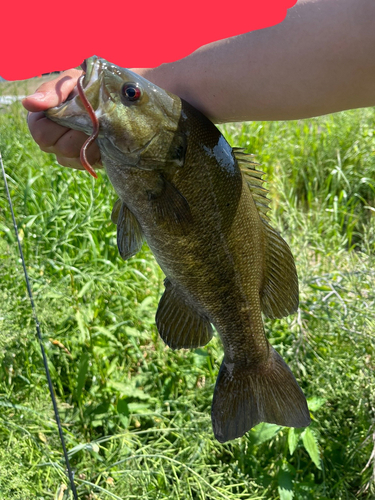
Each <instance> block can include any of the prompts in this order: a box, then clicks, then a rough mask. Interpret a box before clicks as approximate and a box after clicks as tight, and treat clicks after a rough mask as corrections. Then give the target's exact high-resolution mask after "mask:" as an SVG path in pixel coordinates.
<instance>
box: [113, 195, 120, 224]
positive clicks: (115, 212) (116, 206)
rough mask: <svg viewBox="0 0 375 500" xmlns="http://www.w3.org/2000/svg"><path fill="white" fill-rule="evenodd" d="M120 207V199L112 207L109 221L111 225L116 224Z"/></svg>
mask: <svg viewBox="0 0 375 500" xmlns="http://www.w3.org/2000/svg"><path fill="white" fill-rule="evenodd" d="M121 205H122V201H121V200H120V199H119V200H117V201H115V204H114V205H113V208H112V213H111V221H112V222H113V224H117V221H118V215H119V213H120V209H121Z"/></svg>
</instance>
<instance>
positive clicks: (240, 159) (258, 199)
mask: <svg viewBox="0 0 375 500" xmlns="http://www.w3.org/2000/svg"><path fill="white" fill-rule="evenodd" d="M233 153H234V156H235V158H236V160H237V163H238V166H239V167H240V169H241V172H242V174H243V176H244V178H245V180H246V182H247V185H248V186H249V188H250V191H251V194H252V195H253V199H254V202H255V205H256V207H257V209H258V212H259V215H260V218H261V219H262V220H263V221H265V222H268V221H269V219H268V217H267V212H268V211H269V210H270V207H269V205H270V199H269V198H268V197H267V193H268V190H267V189H265V188H264V187H263V183H264V181H263V180H262V176H263V175H264V172H262V171H261V170H257V169H256V168H255V167H256V166H259V163H255V162H254V161H253V160H252V158H253V157H254V156H253V155H251V154H249V153H245V151H244V149H243V148H233Z"/></svg>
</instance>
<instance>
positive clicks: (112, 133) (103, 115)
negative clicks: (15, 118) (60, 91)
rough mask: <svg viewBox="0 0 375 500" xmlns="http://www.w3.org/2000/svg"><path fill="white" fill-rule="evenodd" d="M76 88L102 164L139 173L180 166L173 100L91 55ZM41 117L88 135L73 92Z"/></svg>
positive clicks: (180, 148)
mask: <svg viewBox="0 0 375 500" xmlns="http://www.w3.org/2000/svg"><path fill="white" fill-rule="evenodd" d="M82 68H83V70H84V71H85V76H84V79H83V81H82V87H83V90H84V93H85V95H86V98H87V100H88V101H89V102H90V104H91V106H92V108H93V110H94V113H95V115H96V117H97V119H98V121H99V135H98V139H97V142H98V144H99V148H100V151H101V154H102V159H103V163H104V165H106V162H107V163H110V164H111V163H112V164H113V163H115V164H116V168H119V166H121V165H122V166H133V167H138V168H141V169H146V170H147V169H153V168H156V166H158V167H157V168H160V167H161V166H162V165H169V164H173V165H180V166H181V163H182V161H183V153H184V147H185V146H184V144H185V139H184V137H183V136H182V135H181V134H179V133H176V131H177V130H178V126H179V121H180V118H181V100H180V98H179V97H177V96H175V95H173V94H170V93H169V92H167V91H165V90H163V89H161V88H159V87H157V86H156V85H154V84H153V83H151V82H149V81H148V80H146V79H145V78H143V77H141V76H140V75H137V74H136V73H134V72H132V71H130V70H128V69H124V68H120V67H118V66H116V65H114V64H111V63H109V62H108V61H106V60H105V59H102V58H99V57H96V56H93V57H90V58H89V59H86V61H85V62H84V63H83V65H82ZM45 114H46V116H47V117H48V118H50V119H51V120H53V121H55V122H57V123H58V124H60V125H63V126H65V127H69V128H71V129H74V130H80V131H82V132H85V133H86V134H88V135H91V134H92V132H93V123H92V120H91V118H90V115H89V113H88V112H87V110H86V108H85V106H84V104H83V102H82V100H81V98H80V96H79V95H78V94H77V93H76V92H73V93H72V95H71V97H70V98H68V100H67V101H65V102H64V103H62V104H61V105H59V106H57V107H54V108H50V109H49V110H47V111H46V112H45Z"/></svg>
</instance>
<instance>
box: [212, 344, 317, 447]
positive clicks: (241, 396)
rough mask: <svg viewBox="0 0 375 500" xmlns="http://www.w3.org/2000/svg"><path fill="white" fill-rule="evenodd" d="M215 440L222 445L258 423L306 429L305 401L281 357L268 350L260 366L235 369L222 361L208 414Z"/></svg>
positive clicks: (308, 421) (307, 411) (308, 418)
mask: <svg viewBox="0 0 375 500" xmlns="http://www.w3.org/2000/svg"><path fill="white" fill-rule="evenodd" d="M211 418H212V426H213V430H214V434H215V437H216V439H217V440H218V441H220V442H221V443H224V442H225V441H229V440H231V439H235V438H237V437H240V436H243V435H244V434H245V432H247V431H249V430H250V429H251V428H252V427H254V426H255V425H257V424H259V423H260V422H269V423H273V424H278V425H285V426H287V427H306V426H308V425H309V424H310V414H309V410H308V408H307V403H306V398H305V396H304V394H303V392H302V390H301V388H300V387H299V385H298V383H297V381H296V379H295V378H294V375H293V373H292V372H291V371H290V369H289V367H288V365H287V364H286V363H285V361H284V360H283V359H282V357H281V356H280V355H279V354H278V353H277V352H276V351H275V349H273V347H271V346H270V356H269V358H268V360H267V362H265V363H263V364H258V365H256V364H254V366H248V367H245V368H244V367H243V366H236V364H235V363H227V362H226V361H225V359H224V361H223V363H222V365H221V368H220V371H219V375H218V378H217V381H216V387H215V392H214V397H213V402H212V410H211Z"/></svg>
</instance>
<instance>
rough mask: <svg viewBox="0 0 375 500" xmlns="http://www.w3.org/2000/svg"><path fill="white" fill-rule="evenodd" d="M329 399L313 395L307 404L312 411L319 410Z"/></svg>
mask: <svg viewBox="0 0 375 500" xmlns="http://www.w3.org/2000/svg"><path fill="white" fill-rule="evenodd" d="M326 401H327V400H326V399H324V398H318V397H313V398H309V399H308V400H307V406H308V407H309V410H310V411H317V410H319V408H321V407H322V406H323V405H324V403H325V402H326Z"/></svg>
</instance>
